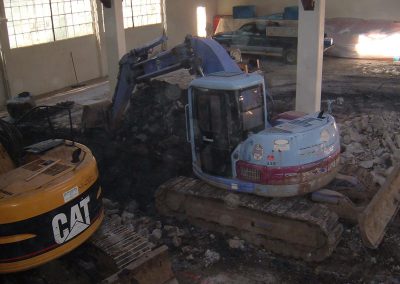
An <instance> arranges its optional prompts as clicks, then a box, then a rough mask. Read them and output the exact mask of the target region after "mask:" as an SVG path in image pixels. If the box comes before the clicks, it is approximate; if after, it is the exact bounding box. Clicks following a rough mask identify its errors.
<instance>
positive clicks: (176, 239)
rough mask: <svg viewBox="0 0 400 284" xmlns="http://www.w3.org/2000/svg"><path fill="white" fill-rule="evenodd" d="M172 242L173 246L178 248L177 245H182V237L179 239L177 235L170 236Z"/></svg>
mask: <svg viewBox="0 0 400 284" xmlns="http://www.w3.org/2000/svg"><path fill="white" fill-rule="evenodd" d="M172 244H173V245H174V246H175V247H177V248H179V247H180V246H181V245H182V239H181V238H180V237H178V236H174V237H173V238H172Z"/></svg>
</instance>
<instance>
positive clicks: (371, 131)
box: [338, 112, 400, 185]
mask: <svg viewBox="0 0 400 284" xmlns="http://www.w3.org/2000/svg"><path fill="white" fill-rule="evenodd" d="M338 126H339V130H340V135H341V142H342V146H343V148H344V149H345V151H344V152H343V153H342V155H341V157H342V162H343V163H344V164H354V165H359V166H360V167H362V168H365V169H368V170H369V171H370V173H371V175H372V176H373V180H374V182H375V183H377V184H379V185H382V184H383V183H384V182H385V180H386V177H387V176H388V175H389V174H390V173H391V172H392V170H393V167H394V165H395V164H396V163H398V162H399V161H400V118H399V116H398V114H397V113H395V112H382V113H380V114H365V115H361V116H356V117H351V118H348V119H347V120H346V121H344V122H343V123H341V124H338Z"/></svg>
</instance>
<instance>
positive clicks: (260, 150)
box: [82, 36, 400, 261]
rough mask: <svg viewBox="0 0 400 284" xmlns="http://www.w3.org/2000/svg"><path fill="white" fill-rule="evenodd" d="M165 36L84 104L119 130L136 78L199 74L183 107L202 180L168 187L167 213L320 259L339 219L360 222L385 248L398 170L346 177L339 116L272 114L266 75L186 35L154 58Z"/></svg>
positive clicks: (92, 118) (132, 55)
mask: <svg viewBox="0 0 400 284" xmlns="http://www.w3.org/2000/svg"><path fill="white" fill-rule="evenodd" d="M164 41H165V38H160V39H158V40H156V41H154V42H153V43H151V44H149V45H147V46H145V47H143V48H138V49H134V50H132V51H131V52H129V53H128V54H126V55H125V56H124V57H123V58H122V59H121V61H120V71H119V77H118V83H117V87H116V89H115V93H114V97H113V101H112V102H100V103H97V104H95V105H90V106H87V107H86V109H84V114H83V117H82V118H83V123H84V124H85V125H86V126H87V127H90V125H93V124H94V125H96V124H97V123H98V121H99V120H105V121H106V124H107V125H108V128H109V129H111V130H112V129H116V128H118V126H119V124H120V123H121V121H122V119H123V114H124V110H125V109H126V107H127V105H128V103H129V100H130V98H131V95H132V93H133V92H134V89H135V87H136V85H137V84H139V83H143V82H149V80H150V79H152V78H155V77H157V76H160V75H163V74H166V73H169V72H172V71H175V70H178V69H187V70H188V71H189V72H190V73H191V74H195V75H197V78H196V79H194V80H193V81H192V82H191V83H190V87H189V90H188V105H186V107H185V113H186V128H187V129H186V130H187V141H188V142H189V143H190V144H191V151H192V166H193V172H194V174H195V175H196V176H197V177H198V179H194V178H189V177H177V178H173V179H172V180H170V181H168V182H166V183H165V184H163V185H161V186H160V188H159V190H158V191H157V193H156V207H157V209H158V210H159V212H160V213H161V214H163V215H167V216H175V217H178V218H186V219H188V220H189V221H190V222H192V223H194V224H196V225H199V226H202V227H205V228H208V229H210V230H215V231H219V232H222V233H228V234H232V235H236V236H240V237H242V238H243V239H246V240H247V241H249V242H251V243H254V244H256V245H262V246H264V247H265V248H267V249H269V250H271V251H274V252H276V253H279V254H283V255H288V256H293V257H297V258H302V259H305V260H308V261H320V260H323V259H325V258H326V257H328V256H329V255H330V254H331V253H332V251H333V250H334V249H335V247H336V245H337V243H338V242H339V240H340V239H341V235H342V231H343V227H342V224H341V223H340V222H339V217H340V218H342V219H345V220H350V221H351V222H353V223H355V224H357V225H358V227H359V229H360V232H361V236H362V237H363V241H364V243H365V245H366V246H368V247H370V248H377V247H378V246H379V244H380V242H381V241H382V238H383V236H384V233H385V229H386V227H387V225H388V223H389V222H390V221H391V220H392V218H393V217H394V216H395V215H396V213H397V211H398V207H399V201H400V194H399V189H400V186H399V184H400V171H399V169H398V168H396V169H395V170H394V171H393V173H392V175H391V176H390V177H389V178H388V180H387V183H386V184H385V185H384V186H382V187H381V188H378V189H377V188H372V187H371V184H372V183H371V182H370V180H369V179H368V178H367V176H366V175H358V174H357V173H358V172H357V171H356V170H354V174H355V175H357V176H358V177H361V179H360V178H358V179H357V178H356V177H354V176H348V175H344V174H343V173H340V170H341V165H340V141H339V138H340V135H339V131H338V128H337V125H336V122H335V119H334V117H333V116H331V115H330V114H326V113H324V112H323V111H321V112H318V113H312V114H305V113H300V112H295V111H290V112H285V113H281V114H277V115H274V116H272V115H271V110H272V105H271V97H270V95H269V93H268V89H267V87H266V85H265V82H264V78H263V76H261V75H260V74H258V73H257V72H254V73H250V74H249V73H245V72H243V71H242V70H241V69H240V68H239V67H238V65H237V64H236V63H235V61H234V60H233V59H232V58H231V57H230V56H229V55H228V53H227V52H226V50H225V49H224V48H223V47H222V46H220V45H219V44H218V43H217V42H216V41H214V40H212V39H207V38H197V37H191V36H187V37H186V39H185V41H184V42H183V43H182V44H180V45H177V46H175V47H174V48H172V49H170V50H167V51H163V52H161V53H159V54H158V55H156V56H153V57H149V51H150V50H152V49H153V48H154V47H156V46H157V45H160V44H161V43H163V42H164ZM346 173H348V172H346ZM339 185H340V186H339ZM338 189H340V190H338Z"/></svg>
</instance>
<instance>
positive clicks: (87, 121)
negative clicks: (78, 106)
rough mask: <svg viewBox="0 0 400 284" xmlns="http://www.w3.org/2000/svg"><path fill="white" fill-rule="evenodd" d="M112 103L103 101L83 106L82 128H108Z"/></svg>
mask: <svg viewBox="0 0 400 284" xmlns="http://www.w3.org/2000/svg"><path fill="white" fill-rule="evenodd" d="M110 107H111V101H109V100H101V101H98V102H94V103H90V104H85V105H83V112H82V128H83V129H90V128H102V127H106V126H107V122H108V110H109V109H110Z"/></svg>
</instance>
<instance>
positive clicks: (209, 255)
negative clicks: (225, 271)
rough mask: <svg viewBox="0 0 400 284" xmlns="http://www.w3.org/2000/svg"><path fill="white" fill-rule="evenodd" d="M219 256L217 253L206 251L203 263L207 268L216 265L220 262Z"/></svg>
mask: <svg viewBox="0 0 400 284" xmlns="http://www.w3.org/2000/svg"><path fill="white" fill-rule="evenodd" d="M220 258H221V256H220V255H219V253H218V252H216V251H213V250H210V249H208V250H207V251H206V252H205V254H204V262H205V266H206V267H208V266H210V265H213V264H214V263H217V262H218V261H219V260H220Z"/></svg>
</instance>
